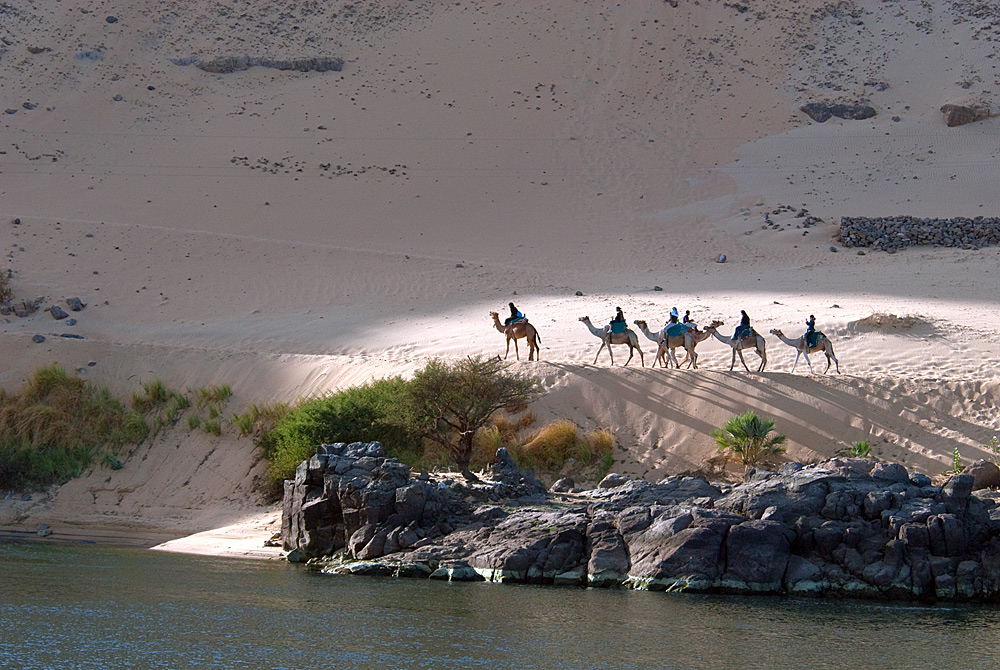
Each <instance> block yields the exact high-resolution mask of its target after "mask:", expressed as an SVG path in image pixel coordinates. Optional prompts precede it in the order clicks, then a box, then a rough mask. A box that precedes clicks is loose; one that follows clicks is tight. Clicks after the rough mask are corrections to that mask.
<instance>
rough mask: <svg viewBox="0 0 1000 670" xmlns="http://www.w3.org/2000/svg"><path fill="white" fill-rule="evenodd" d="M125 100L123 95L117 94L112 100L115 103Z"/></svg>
mask: <svg viewBox="0 0 1000 670" xmlns="http://www.w3.org/2000/svg"><path fill="white" fill-rule="evenodd" d="M124 99H125V98H123V97H122V94H121V93H116V94H115V96H114V97H113V98H112V100H114V101H115V102H121V101H122V100H124Z"/></svg>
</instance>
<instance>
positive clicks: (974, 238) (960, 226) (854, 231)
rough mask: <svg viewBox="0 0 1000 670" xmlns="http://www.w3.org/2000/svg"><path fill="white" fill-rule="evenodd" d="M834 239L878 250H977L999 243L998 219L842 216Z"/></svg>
mask: <svg viewBox="0 0 1000 670" xmlns="http://www.w3.org/2000/svg"><path fill="white" fill-rule="evenodd" d="M837 240H838V241H839V242H840V243H841V244H843V245H844V246H845V247H871V248H873V249H876V250H881V251H896V250H899V249H903V248H905V247H909V246H914V245H925V246H937V247H958V248H961V249H979V248H981V247H988V246H992V245H994V244H1000V218H997V217H983V216H977V217H975V218H973V219H967V218H961V217H959V218H954V219H921V218H917V217H913V216H885V217H877V218H868V217H849V216H845V217H842V218H841V219H840V234H839V235H838V236H837Z"/></svg>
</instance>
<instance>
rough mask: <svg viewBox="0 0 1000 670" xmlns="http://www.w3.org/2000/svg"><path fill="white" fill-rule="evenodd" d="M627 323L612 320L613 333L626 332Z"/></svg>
mask: <svg viewBox="0 0 1000 670" xmlns="http://www.w3.org/2000/svg"><path fill="white" fill-rule="evenodd" d="M627 325H628V324H626V323H625V322H624V321H612V322H611V332H612V333H624V332H625V327H626V326H627Z"/></svg>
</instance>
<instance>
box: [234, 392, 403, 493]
mask: <svg viewBox="0 0 1000 670" xmlns="http://www.w3.org/2000/svg"><path fill="white" fill-rule="evenodd" d="M407 384H408V382H406V381H405V380H404V379H403V378H402V377H392V378H389V379H382V380H378V381H374V382H370V383H368V384H365V385H362V386H356V387H352V388H349V389H345V390H343V391H340V392H338V393H332V394H327V395H324V396H320V397H317V398H311V399H307V400H305V401H303V402H301V403H300V404H299V405H298V406H296V407H293V408H290V409H288V411H287V412H284V413H283V414H282V415H281V416H280V417H279V418H277V420H276V421H275V422H274V426H273V428H271V429H270V430H267V431H266V432H265V433H264V434H262V435H261V437H260V443H261V444H262V445H263V446H264V451H265V456H266V458H267V459H268V461H269V463H270V470H271V476H272V478H273V479H274V480H276V481H280V480H283V479H288V478H290V477H292V476H293V475H294V473H295V468H296V466H298V464H299V463H301V462H302V461H303V460H306V459H308V458H311V457H312V456H313V455H314V454H315V453H316V447H317V445H319V444H321V443H324V442H326V443H332V442H371V441H375V440H377V441H379V442H382V444H383V445H385V447H386V451H387V453H389V454H391V455H393V456H396V454H397V453H400V454H403V453H406V454H410V455H411V457H412V454H415V453H417V452H418V451H419V448H420V446H421V444H420V439H419V437H418V436H417V434H416V431H413V430H410V429H408V428H407V426H405V425H404V424H402V423H400V421H399V409H398V408H399V407H400V405H401V403H402V402H403V396H404V393H405V392H406V388H407ZM264 416H265V413H263V412H257V414H256V419H255V421H254V423H256V420H259V419H260V418H261V417H264ZM241 423H243V424H244V426H247V427H249V426H248V423H247V420H241Z"/></svg>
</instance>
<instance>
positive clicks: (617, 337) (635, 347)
mask: <svg viewBox="0 0 1000 670" xmlns="http://www.w3.org/2000/svg"><path fill="white" fill-rule="evenodd" d="M580 321H582V322H583V323H584V325H586V326H587V328H588V329H589V330H590V332H591V333H593V334H594V336H595V337H599V338H600V339H601V348H600V349H598V350H597V356H594V365H597V359H598V358H600V356H601V351H602V350H603V349H604V347H607V348H608V354H609V355H610V356H611V365H614V364H615V355H614V353H613V352H612V351H611V345H612V344H627V345H628V361H625V365H628V364H629V361H631V360H632V356H633V355H635V352H636V351H638V352H639V362H640V363H641V364H642V367H646V361H645V360H644V359H643V355H642V349H640V348H639V337H638V336H637V335H636V334H635V331H633V330H632V329H630V328H626V329H625V332H624V333H612V332H611V327H610V326H605V327H604V328H598V327H597V326H595V325H594V324H592V323H591V322H590V317H589V316H581V317H580Z"/></svg>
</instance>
